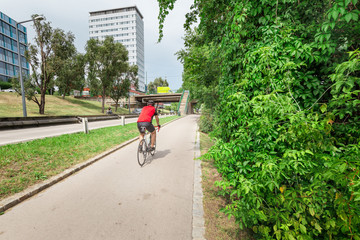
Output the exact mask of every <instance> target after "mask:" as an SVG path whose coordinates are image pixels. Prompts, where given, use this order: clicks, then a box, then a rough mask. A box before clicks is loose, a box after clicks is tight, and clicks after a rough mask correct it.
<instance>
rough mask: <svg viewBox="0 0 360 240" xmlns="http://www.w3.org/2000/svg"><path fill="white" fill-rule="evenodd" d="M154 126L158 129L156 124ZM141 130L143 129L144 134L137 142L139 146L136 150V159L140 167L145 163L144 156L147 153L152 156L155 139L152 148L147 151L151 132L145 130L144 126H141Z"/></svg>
mask: <svg viewBox="0 0 360 240" xmlns="http://www.w3.org/2000/svg"><path fill="white" fill-rule="evenodd" d="M155 128H157V129H159V127H158V126H155ZM141 131H145V135H144V138H143V139H142V140H141V141H140V143H139V147H138V150H137V159H138V163H139V165H140V166H141V167H142V166H143V165H144V164H145V162H146V158H147V157H148V155H149V154H151V156H154V154H155V150H156V141H155V144H154V150H152V151H149V149H150V148H151V134H150V133H149V132H148V131H147V130H146V128H145V127H141ZM158 131H159V130H158Z"/></svg>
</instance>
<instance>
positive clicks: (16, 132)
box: [0, 116, 166, 146]
mask: <svg viewBox="0 0 360 240" xmlns="http://www.w3.org/2000/svg"><path fill="white" fill-rule="evenodd" d="M162 117H166V116H160V118H162ZM136 121H137V118H126V119H125V124H128V123H133V122H136ZM120 124H121V119H116V120H106V121H96V122H89V123H88V126H89V129H90V130H92V129H97V128H103V127H110V126H117V125H120ZM82 131H84V130H83V125H82V124H81V123H75V124H62V125H53V126H40V127H32V128H19V129H10V130H0V146H2V145H6V144H12V143H19V142H26V141H31V140H34V139H38V138H46V137H55V136H59V135H62V134H70V133H76V132H82Z"/></svg>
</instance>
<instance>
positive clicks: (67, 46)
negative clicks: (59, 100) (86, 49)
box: [53, 31, 85, 98]
mask: <svg viewBox="0 0 360 240" xmlns="http://www.w3.org/2000/svg"><path fill="white" fill-rule="evenodd" d="M54 35H55V39H57V41H55V43H56V44H55V46H56V48H55V52H56V53H57V54H56V55H55V57H54V63H53V65H54V71H55V75H56V79H55V82H54V83H55V85H56V86H57V87H58V88H59V92H60V94H61V95H62V96H63V98H65V95H66V94H69V93H70V91H71V89H81V88H82V87H83V86H84V82H85V57H84V55H83V54H80V53H77V51H76V48H75V45H74V42H73V40H72V41H67V42H63V43H62V42H59V40H61V37H60V36H61V35H65V34H64V32H63V31H55V33H54ZM57 36H59V37H57ZM69 37H70V36H69ZM73 39H74V38H73Z"/></svg>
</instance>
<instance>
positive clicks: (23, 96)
mask: <svg viewBox="0 0 360 240" xmlns="http://www.w3.org/2000/svg"><path fill="white" fill-rule="evenodd" d="M43 19H44V17H42V16H37V17H36V18H34V19H30V20H26V21H22V22H18V23H16V37H17V49H18V62H19V71H18V74H19V77H20V85H21V99H22V107H23V116H24V117H27V113H26V102H25V89H24V80H23V77H22V65H21V51H20V36H19V28H18V24H22V23H26V22H31V21H35V20H39V21H40V20H43Z"/></svg>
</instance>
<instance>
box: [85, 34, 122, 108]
mask: <svg viewBox="0 0 360 240" xmlns="http://www.w3.org/2000/svg"><path fill="white" fill-rule="evenodd" d="M86 59H87V63H88V78H89V81H90V87H91V91H92V92H93V93H99V94H101V97H102V113H104V109H105V97H106V95H109V94H110V91H111V89H112V87H113V83H114V82H115V81H116V80H117V79H119V78H120V77H121V74H122V73H124V72H125V71H126V70H127V66H128V63H127V60H128V51H127V50H126V48H125V47H124V46H123V45H122V44H121V43H117V42H114V38H113V37H106V38H105V40H104V41H99V40H98V39H90V40H89V41H88V42H87V44H86Z"/></svg>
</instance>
